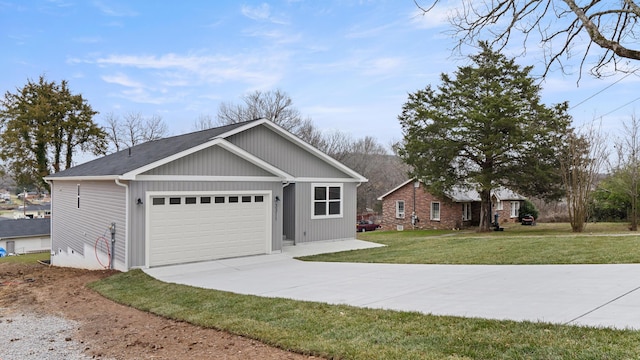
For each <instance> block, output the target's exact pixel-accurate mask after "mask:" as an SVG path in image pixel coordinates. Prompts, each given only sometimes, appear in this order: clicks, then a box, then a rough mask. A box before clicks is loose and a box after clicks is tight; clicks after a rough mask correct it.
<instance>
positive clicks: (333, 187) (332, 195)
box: [311, 184, 342, 219]
mask: <svg viewBox="0 0 640 360" xmlns="http://www.w3.org/2000/svg"><path fill="white" fill-rule="evenodd" d="M311 188H312V194H311V197H312V198H311V202H312V204H313V209H312V210H311V211H312V216H311V217H312V218H314V219H321V218H338V217H342V184H312V186H311Z"/></svg>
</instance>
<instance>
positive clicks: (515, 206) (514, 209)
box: [511, 201, 520, 218]
mask: <svg viewBox="0 0 640 360" xmlns="http://www.w3.org/2000/svg"><path fill="white" fill-rule="evenodd" d="M519 214H520V201H512V202H511V217H512V218H514V217H518V215H519Z"/></svg>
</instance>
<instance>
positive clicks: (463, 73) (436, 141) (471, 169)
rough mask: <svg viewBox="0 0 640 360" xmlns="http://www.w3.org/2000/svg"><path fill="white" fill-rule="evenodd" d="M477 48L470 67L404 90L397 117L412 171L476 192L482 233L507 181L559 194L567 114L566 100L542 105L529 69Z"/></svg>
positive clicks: (434, 186)
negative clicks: (406, 92)
mask: <svg viewBox="0 0 640 360" xmlns="http://www.w3.org/2000/svg"><path fill="white" fill-rule="evenodd" d="M480 46H481V51H480V53H479V54H477V55H474V56H471V60H472V65H469V66H464V67H460V68H458V70H457V71H456V72H455V73H454V76H453V77H452V76H449V75H447V74H442V75H441V80H442V84H440V85H439V86H438V87H437V88H436V89H433V88H432V87H431V86H427V87H426V88H425V89H424V90H419V91H417V92H415V93H413V94H409V100H408V101H407V102H406V103H405V104H404V106H403V109H402V114H401V115H400V116H399V117H398V118H399V120H400V123H401V125H402V129H403V135H404V140H403V144H402V145H401V148H400V151H399V153H400V155H401V156H402V158H403V159H404V161H405V162H406V163H407V164H408V165H410V166H411V168H412V170H411V173H410V175H411V176H414V177H416V178H418V179H420V180H422V181H424V182H425V183H426V184H428V187H429V188H430V190H431V191H433V192H435V193H440V194H442V193H446V192H447V191H449V190H451V189H452V188H453V187H455V186H462V187H467V188H474V189H476V190H477V191H478V192H479V193H480V196H481V199H482V206H481V219H480V230H481V231H485V230H489V229H490V224H491V220H492V219H491V217H492V215H491V211H490V203H491V190H492V189H495V188H497V187H499V186H505V187H509V188H511V189H514V190H517V191H519V192H521V193H523V194H526V195H536V196H537V197H543V198H558V197H559V196H560V195H561V194H562V191H561V178H560V172H559V170H558V169H559V166H558V162H557V156H556V154H557V153H558V152H559V150H560V149H558V146H561V144H562V141H561V139H562V137H563V136H565V135H566V134H568V133H569V132H570V128H569V125H570V122H571V118H570V116H569V115H568V114H567V104H566V103H562V104H557V105H555V106H553V107H547V106H545V105H544V104H542V103H541V101H540V95H539V93H540V86H539V85H537V84H536V83H535V80H534V79H533V78H532V77H531V76H530V75H529V73H530V71H531V67H524V68H521V67H520V66H518V65H517V64H515V62H514V60H513V59H507V58H506V57H505V56H504V55H502V54H500V53H498V52H494V51H493V50H492V49H491V48H490V46H489V45H487V44H486V43H480Z"/></svg>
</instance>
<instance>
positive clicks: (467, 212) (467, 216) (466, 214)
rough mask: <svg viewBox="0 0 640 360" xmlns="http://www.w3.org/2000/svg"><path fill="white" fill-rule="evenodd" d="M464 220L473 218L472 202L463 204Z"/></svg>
mask: <svg viewBox="0 0 640 360" xmlns="http://www.w3.org/2000/svg"><path fill="white" fill-rule="evenodd" d="M462 220H464V221H468V220H471V203H463V204H462Z"/></svg>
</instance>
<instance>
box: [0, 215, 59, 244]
mask: <svg viewBox="0 0 640 360" xmlns="http://www.w3.org/2000/svg"><path fill="white" fill-rule="evenodd" d="M49 235H51V219H15V220H5V221H0V239H10V238H22V237H30V236H49Z"/></svg>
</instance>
